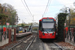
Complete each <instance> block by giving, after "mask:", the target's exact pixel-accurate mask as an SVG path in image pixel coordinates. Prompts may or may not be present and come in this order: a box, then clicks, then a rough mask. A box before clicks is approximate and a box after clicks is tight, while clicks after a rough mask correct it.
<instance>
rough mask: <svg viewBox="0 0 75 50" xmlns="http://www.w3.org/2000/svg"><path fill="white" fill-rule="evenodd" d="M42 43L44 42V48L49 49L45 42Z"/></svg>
mask: <svg viewBox="0 0 75 50" xmlns="http://www.w3.org/2000/svg"><path fill="white" fill-rule="evenodd" d="M43 44H44V47H45V49H46V50H51V49H49V46H48V45H47V44H46V43H43Z"/></svg>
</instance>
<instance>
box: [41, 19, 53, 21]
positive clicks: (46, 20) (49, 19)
mask: <svg viewBox="0 0 75 50" xmlns="http://www.w3.org/2000/svg"><path fill="white" fill-rule="evenodd" d="M42 21H43V22H54V19H43V20H42Z"/></svg>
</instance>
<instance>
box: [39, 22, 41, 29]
mask: <svg viewBox="0 0 75 50" xmlns="http://www.w3.org/2000/svg"><path fill="white" fill-rule="evenodd" d="M39 30H42V23H41V21H39Z"/></svg>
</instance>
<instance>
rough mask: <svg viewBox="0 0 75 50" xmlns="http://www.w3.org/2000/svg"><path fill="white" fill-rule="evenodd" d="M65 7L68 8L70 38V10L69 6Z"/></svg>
mask: <svg viewBox="0 0 75 50" xmlns="http://www.w3.org/2000/svg"><path fill="white" fill-rule="evenodd" d="M66 8H68V12H69V13H68V15H69V31H68V32H69V35H70V39H71V33H70V16H71V12H70V8H69V7H66Z"/></svg>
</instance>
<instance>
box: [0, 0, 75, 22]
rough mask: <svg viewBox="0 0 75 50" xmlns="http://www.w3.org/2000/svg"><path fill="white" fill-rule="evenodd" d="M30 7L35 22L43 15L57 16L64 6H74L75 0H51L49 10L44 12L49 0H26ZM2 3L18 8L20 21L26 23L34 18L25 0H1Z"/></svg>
mask: <svg viewBox="0 0 75 50" xmlns="http://www.w3.org/2000/svg"><path fill="white" fill-rule="evenodd" d="M25 1H26V3H27V5H28V8H29V9H30V11H31V13H32V15H33V16H34V22H38V21H39V19H41V18H42V15H43V17H53V18H55V17H56V16H57V14H58V13H59V12H60V9H61V8H63V7H64V6H66V7H73V8H75V6H74V5H73V3H74V2H75V0H49V4H48V7H47V10H46V12H45V14H44V11H45V8H46V5H47V2H48V0H25ZM0 3H1V4H3V3H8V4H10V5H12V6H13V7H14V8H15V9H16V10H17V14H18V17H19V19H20V20H19V23H22V21H24V22H25V23H30V22H32V20H33V16H32V15H31V13H30V12H29V10H28V8H27V7H26V4H25V2H24V0H0Z"/></svg>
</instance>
